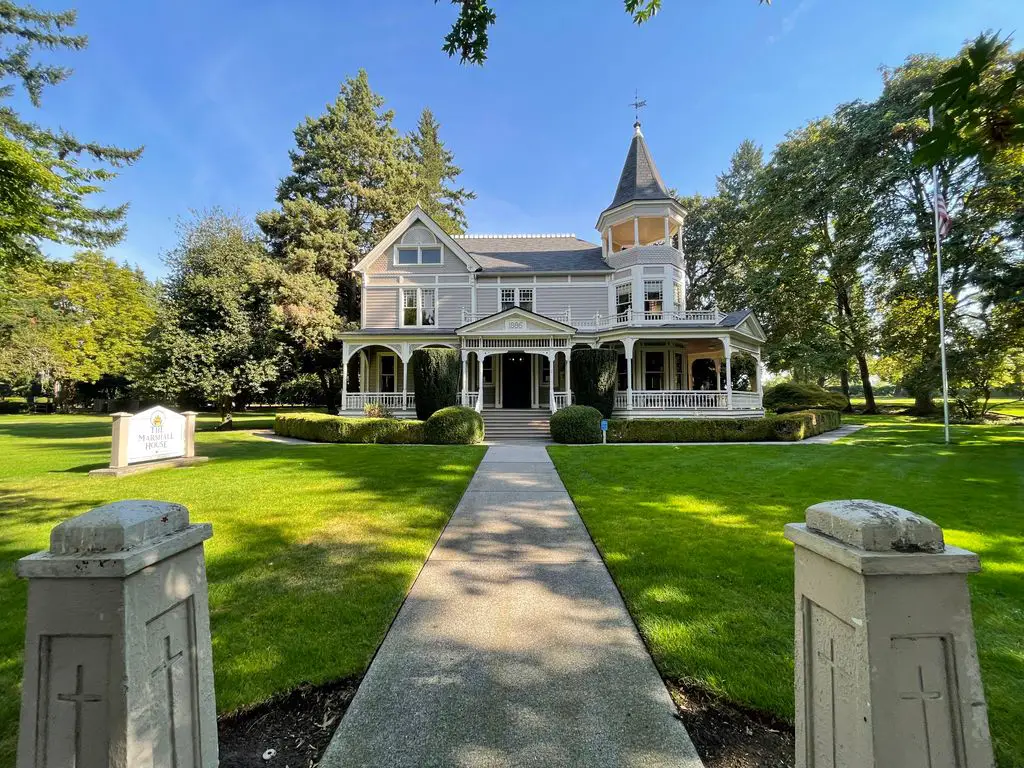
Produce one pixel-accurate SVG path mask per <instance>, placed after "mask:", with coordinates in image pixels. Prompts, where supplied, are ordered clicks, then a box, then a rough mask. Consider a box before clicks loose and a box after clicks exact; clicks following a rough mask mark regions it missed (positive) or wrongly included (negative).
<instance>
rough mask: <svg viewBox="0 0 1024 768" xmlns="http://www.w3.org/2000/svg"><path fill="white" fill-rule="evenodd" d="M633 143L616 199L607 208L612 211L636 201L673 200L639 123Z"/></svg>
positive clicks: (617, 189)
mask: <svg viewBox="0 0 1024 768" xmlns="http://www.w3.org/2000/svg"><path fill="white" fill-rule="evenodd" d="M633 127H634V129H635V130H634V133H633V141H632V142H630V145H629V152H628V153H627V154H626V162H625V164H624V165H623V166H622V174H621V175H620V176H619V186H618V187H617V188H616V190H615V197H614V199H613V200H612V202H611V204H610V205H609V206H608V207H607V208H605V211H610V210H611V209H613V208H618V207H619V206H620V205H625V204H626V203H629V202H633V201H635V200H671V199H672V195H670V194H669V192H668V188H667V187H666V186H665V182H664V181H663V180H662V178H661V174H660V173H658V167H657V166H656V165H655V164H654V158H653V157H651V150H650V149H648V147H647V142H646V141H644V135H643V133H642V132H641V131H640V123H639V121H638V122H637V123H636V124H635V125H634V126H633Z"/></svg>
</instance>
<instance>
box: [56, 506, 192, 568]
mask: <svg viewBox="0 0 1024 768" xmlns="http://www.w3.org/2000/svg"><path fill="white" fill-rule="evenodd" d="M186 528H188V509H186V508H185V507H183V506H182V505H181V504H172V503H170V502H166V501H147V500H145V499H130V500H128V501H116V502H114V503H113V504H107V505H105V506H102V507H96V508H95V509H91V510H89V511H88V512H86V513H85V514H83V515H79V516H78V517H73V518H71V519H70V520H65V521H64V522H63V523H60V524H59V525H58V526H57V527H55V528H54V529H53V530H52V531H51V532H50V554H53V555H70V554H96V553H103V552H126V551H128V550H131V549H135V548H138V547H141V546H144V545H146V544H149V543H151V542H154V541H156V540H158V539H163V538H166V537H167V536H169V535H171V534H174V533H178V532H179V531H183V530H185V529H186Z"/></svg>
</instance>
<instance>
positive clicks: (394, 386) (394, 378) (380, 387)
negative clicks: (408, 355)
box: [377, 352, 398, 394]
mask: <svg viewBox="0 0 1024 768" xmlns="http://www.w3.org/2000/svg"><path fill="white" fill-rule="evenodd" d="M385 360H391V373H387V374H386V373H384V361H385ZM385 376H389V377H390V378H391V389H385V388H384V377H385ZM377 391H378V392H381V393H383V394H394V393H396V392H397V391H398V355H396V354H395V353H394V352H381V353H380V355H379V356H378V357H377Z"/></svg>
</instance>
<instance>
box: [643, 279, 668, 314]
mask: <svg viewBox="0 0 1024 768" xmlns="http://www.w3.org/2000/svg"><path fill="white" fill-rule="evenodd" d="M652 286H657V288H658V300H657V305H658V308H657V309H651V306H652V304H653V303H654V301H653V300H652V299H649V298H648V295H649V293H650V290H649V289H650V288H651V287H652ZM663 314H665V281H664V280H644V316H645V317H646V316H647V315H663Z"/></svg>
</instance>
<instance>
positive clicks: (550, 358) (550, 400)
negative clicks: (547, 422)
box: [544, 352, 558, 413]
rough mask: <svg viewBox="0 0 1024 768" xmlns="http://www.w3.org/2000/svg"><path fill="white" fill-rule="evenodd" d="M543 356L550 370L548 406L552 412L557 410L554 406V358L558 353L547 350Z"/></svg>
mask: <svg viewBox="0 0 1024 768" xmlns="http://www.w3.org/2000/svg"><path fill="white" fill-rule="evenodd" d="M544 357H546V358H547V359H548V370H549V371H551V375H550V376H549V377H548V408H549V409H550V410H551V412H552V413H554V412H555V411H557V410H558V408H556V407H555V359H556V358H557V357H558V353H557V352H548V353H546V354H545V355H544Z"/></svg>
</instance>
